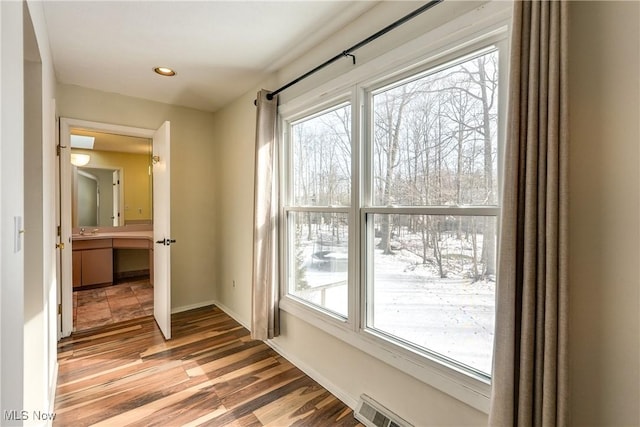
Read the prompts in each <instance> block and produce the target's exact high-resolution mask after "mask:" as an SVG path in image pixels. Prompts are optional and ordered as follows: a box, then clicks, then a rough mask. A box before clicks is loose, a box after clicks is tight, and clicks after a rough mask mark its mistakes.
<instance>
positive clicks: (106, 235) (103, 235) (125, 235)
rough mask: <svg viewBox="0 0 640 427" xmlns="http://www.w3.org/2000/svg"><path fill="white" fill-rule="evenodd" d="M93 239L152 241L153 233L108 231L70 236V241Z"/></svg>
mask: <svg viewBox="0 0 640 427" xmlns="http://www.w3.org/2000/svg"><path fill="white" fill-rule="evenodd" d="M95 239H148V240H153V231H151V230H149V231H109V232H98V233H86V234H72V235H71V240H72V241H73V240H95Z"/></svg>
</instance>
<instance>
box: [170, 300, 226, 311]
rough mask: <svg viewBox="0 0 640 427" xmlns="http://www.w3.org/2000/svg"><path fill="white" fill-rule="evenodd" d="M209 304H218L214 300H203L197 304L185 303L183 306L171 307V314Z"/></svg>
mask: <svg viewBox="0 0 640 427" xmlns="http://www.w3.org/2000/svg"><path fill="white" fill-rule="evenodd" d="M208 305H217V304H216V302H215V301H214V300H209V301H203V302H199V303H196V304H190V305H183V306H181V307H174V308H172V309H171V314H175V313H182V312H183V311H189V310H194V309H196V308H201V307H206V306H208Z"/></svg>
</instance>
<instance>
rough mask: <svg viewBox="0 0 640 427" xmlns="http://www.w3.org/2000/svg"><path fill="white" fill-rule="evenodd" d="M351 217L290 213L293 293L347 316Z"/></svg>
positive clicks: (290, 262)
mask: <svg viewBox="0 0 640 427" xmlns="http://www.w3.org/2000/svg"><path fill="white" fill-rule="evenodd" d="M347 218H348V217H347V214H339V213H320V212H290V213H289V221H288V226H289V230H288V233H289V236H290V237H289V242H290V246H289V247H290V252H289V281H288V283H289V294H291V295H295V296H296V297H298V298H301V299H303V300H305V301H307V302H310V303H313V304H315V305H317V306H320V307H323V308H325V309H327V310H330V311H332V312H334V313H337V314H339V315H342V316H344V317H347V313H348V301H347V297H348V290H347V270H348V268H347V267H348V264H349V262H348V261H349V260H348V253H349V250H348V246H349V245H348V240H349V235H348V233H349V230H348V220H347Z"/></svg>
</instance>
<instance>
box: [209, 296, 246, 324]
mask: <svg viewBox="0 0 640 427" xmlns="http://www.w3.org/2000/svg"><path fill="white" fill-rule="evenodd" d="M213 304H215V305H216V306H218V307H219V308H220V310H222V311H224V312H225V313H227V314H228V315H229V317H231V318H232V319H233V320H235V321H236V322H238V323H240V324H241V325H242V326H244V327H245V328H247V330H248V331H251V327H250V325H249V324H248V323H247V322H246V321H244V320H243V319H242V318H240V316H239V315H238V313H236V312H235V311H233V310H231V309H230V308H229V307H227V306H226V305H224V304H222V303H221V302H219V301H214V302H213Z"/></svg>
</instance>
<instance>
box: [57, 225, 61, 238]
mask: <svg viewBox="0 0 640 427" xmlns="http://www.w3.org/2000/svg"><path fill="white" fill-rule="evenodd" d="M61 235H62V229H61V227H60V226H58V237H60V236H61Z"/></svg>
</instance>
